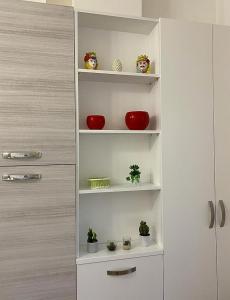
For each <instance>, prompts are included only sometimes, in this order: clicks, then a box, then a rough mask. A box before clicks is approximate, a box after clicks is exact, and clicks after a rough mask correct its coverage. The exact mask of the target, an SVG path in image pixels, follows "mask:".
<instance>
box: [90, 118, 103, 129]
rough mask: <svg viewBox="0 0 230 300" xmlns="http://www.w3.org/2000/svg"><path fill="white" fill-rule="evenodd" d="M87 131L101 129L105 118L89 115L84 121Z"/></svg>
mask: <svg viewBox="0 0 230 300" xmlns="http://www.w3.org/2000/svg"><path fill="white" fill-rule="evenodd" d="M86 123H87V126H88V128H89V129H94V130H95V129H103V127H104V126H105V117H104V116H100V115H91V116H88V117H87V119H86Z"/></svg>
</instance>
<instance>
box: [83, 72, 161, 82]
mask: <svg viewBox="0 0 230 300" xmlns="http://www.w3.org/2000/svg"><path fill="white" fill-rule="evenodd" d="M78 76H79V80H85V81H88V80H90V81H98V82H115V83H131V84H137V83H138V84H153V83H154V82H155V80H157V79H159V78H160V75H158V74H141V73H132V72H115V71H105V70H86V69H79V70H78Z"/></svg>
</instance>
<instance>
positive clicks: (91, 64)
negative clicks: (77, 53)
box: [84, 52, 98, 70]
mask: <svg viewBox="0 0 230 300" xmlns="http://www.w3.org/2000/svg"><path fill="white" fill-rule="evenodd" d="M84 61H85V68H86V69H90V70H96V69H97V67H98V62H97V56H96V53H95V52H88V53H86V54H85V57H84Z"/></svg>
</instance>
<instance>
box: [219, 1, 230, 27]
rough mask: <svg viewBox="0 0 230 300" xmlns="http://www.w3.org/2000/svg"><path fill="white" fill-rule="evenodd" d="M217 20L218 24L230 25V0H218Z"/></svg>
mask: <svg viewBox="0 0 230 300" xmlns="http://www.w3.org/2000/svg"><path fill="white" fill-rule="evenodd" d="M216 1H217V3H216V21H217V23H218V24H223V25H230V0H216Z"/></svg>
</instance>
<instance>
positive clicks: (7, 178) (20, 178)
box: [2, 174, 42, 181]
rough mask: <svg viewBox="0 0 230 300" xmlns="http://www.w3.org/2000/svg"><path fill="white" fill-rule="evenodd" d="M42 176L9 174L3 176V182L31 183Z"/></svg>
mask: <svg viewBox="0 0 230 300" xmlns="http://www.w3.org/2000/svg"><path fill="white" fill-rule="evenodd" d="M41 178H42V176H41V174H24V175H12V174H7V175H3V176H2V180H3V181H30V180H39V179H41Z"/></svg>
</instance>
